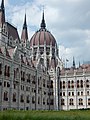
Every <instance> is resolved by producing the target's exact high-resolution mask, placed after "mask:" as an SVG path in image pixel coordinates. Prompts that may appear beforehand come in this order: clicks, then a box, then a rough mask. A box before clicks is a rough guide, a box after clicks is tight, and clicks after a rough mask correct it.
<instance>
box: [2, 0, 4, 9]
mask: <svg viewBox="0 0 90 120" xmlns="http://www.w3.org/2000/svg"><path fill="white" fill-rule="evenodd" d="M1 9H2V10H4V0H2V2H1Z"/></svg>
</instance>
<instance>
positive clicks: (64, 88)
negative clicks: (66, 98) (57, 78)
mask: <svg viewBox="0 0 90 120" xmlns="http://www.w3.org/2000/svg"><path fill="white" fill-rule="evenodd" d="M63 89H65V81H63Z"/></svg>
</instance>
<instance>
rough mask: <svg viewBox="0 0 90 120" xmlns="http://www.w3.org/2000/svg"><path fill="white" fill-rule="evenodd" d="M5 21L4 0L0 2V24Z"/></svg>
mask: <svg viewBox="0 0 90 120" xmlns="http://www.w3.org/2000/svg"><path fill="white" fill-rule="evenodd" d="M3 23H5V8H4V0H2V2H1V7H0V24H3Z"/></svg>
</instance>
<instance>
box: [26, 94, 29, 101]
mask: <svg viewBox="0 0 90 120" xmlns="http://www.w3.org/2000/svg"><path fill="white" fill-rule="evenodd" d="M26 101H27V103H29V102H30V100H29V95H28V96H26Z"/></svg>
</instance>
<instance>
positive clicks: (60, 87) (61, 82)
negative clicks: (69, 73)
mask: <svg viewBox="0 0 90 120" xmlns="http://www.w3.org/2000/svg"><path fill="white" fill-rule="evenodd" d="M60 89H62V81H60Z"/></svg>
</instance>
